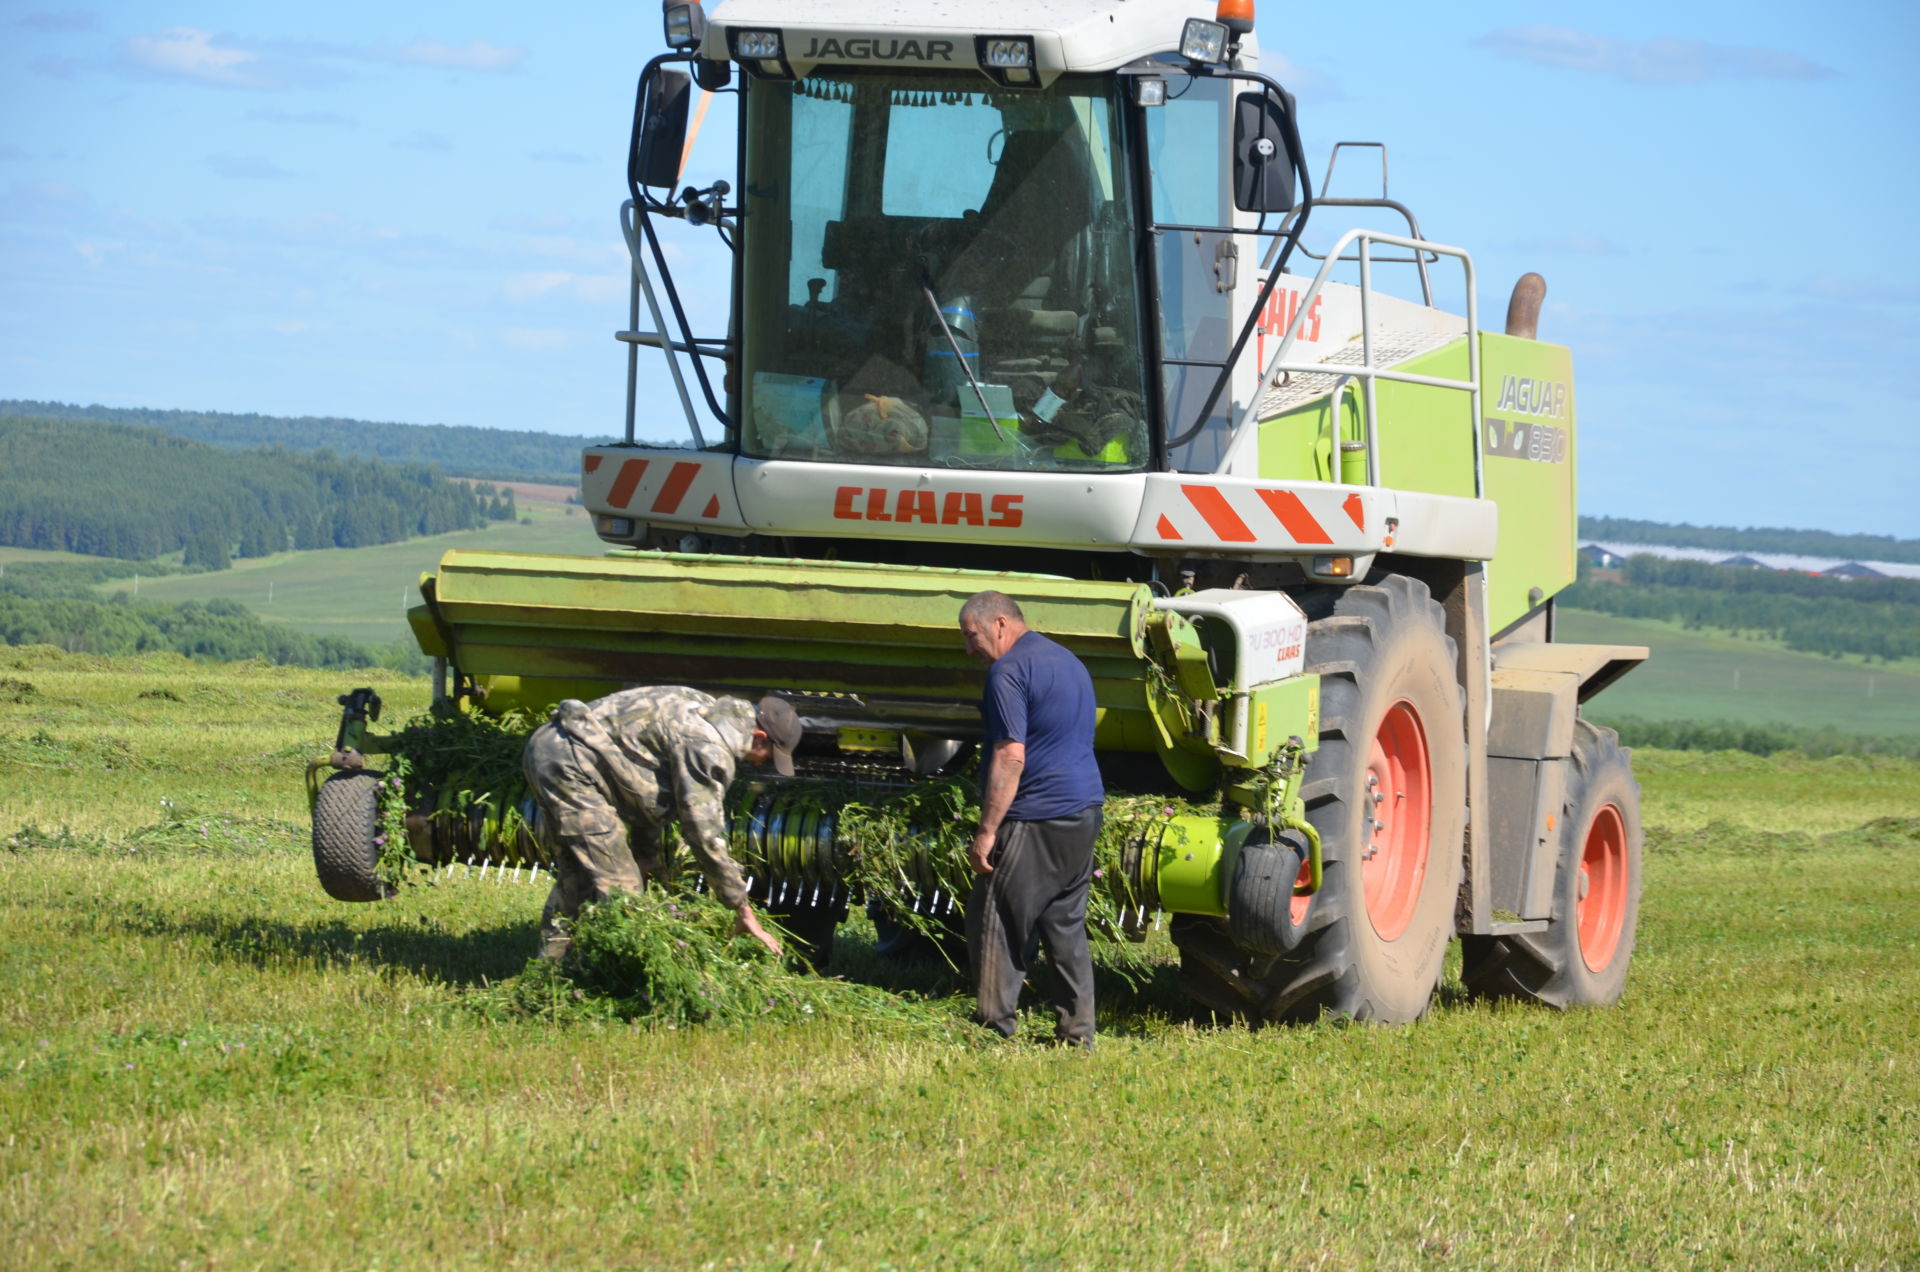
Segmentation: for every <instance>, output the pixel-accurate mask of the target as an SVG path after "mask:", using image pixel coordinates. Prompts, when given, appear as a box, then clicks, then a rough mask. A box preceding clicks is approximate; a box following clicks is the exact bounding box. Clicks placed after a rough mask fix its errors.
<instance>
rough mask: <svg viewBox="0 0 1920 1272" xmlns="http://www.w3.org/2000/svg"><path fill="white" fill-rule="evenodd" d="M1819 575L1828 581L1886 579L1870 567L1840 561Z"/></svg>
mask: <svg viewBox="0 0 1920 1272" xmlns="http://www.w3.org/2000/svg"><path fill="white" fill-rule="evenodd" d="M1821 574H1823V575H1824V576H1825V577H1827V578H1830V579H1884V578H1886V577H1887V576H1886V575H1884V574H1882V573H1880V571H1878V570H1876V569H1874V568H1873V567H1872V566H1870V565H1862V564H1860V563H1859V562H1858V561H1842V562H1841V563H1840V564H1839V565H1836V566H1834V567H1833V568H1832V569H1830V570H1822V571H1821Z"/></svg>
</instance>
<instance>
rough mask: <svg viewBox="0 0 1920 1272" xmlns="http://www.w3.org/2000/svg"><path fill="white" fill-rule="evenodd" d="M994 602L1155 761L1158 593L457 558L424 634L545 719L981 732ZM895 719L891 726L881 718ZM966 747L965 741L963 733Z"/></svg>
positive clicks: (733, 567)
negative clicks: (723, 707) (893, 713)
mask: <svg viewBox="0 0 1920 1272" xmlns="http://www.w3.org/2000/svg"><path fill="white" fill-rule="evenodd" d="M987 587H993V588H997V589H999V590H1001V591H1004V592H1006V593H1008V594H1009V595H1011V596H1013V597H1014V598H1015V599H1016V600H1018V601H1019V603H1020V605H1021V608H1022V609H1023V610H1024V611H1025V612H1026V614H1027V618H1028V621H1029V622H1030V623H1032V625H1033V626H1034V627H1035V628H1036V629H1037V630H1039V631H1043V632H1045V633H1047V634H1048V635H1049V636H1050V637H1052V638H1053V639H1055V640H1058V641H1059V642H1060V643H1061V644H1063V645H1065V646H1066V647H1067V648H1069V649H1071V650H1072V651H1073V652H1074V653H1075V654H1076V655H1078V656H1079V657H1080V658H1081V660H1082V661H1083V662H1085V663H1086V664H1087V667H1088V670H1089V671H1090V672H1091V673H1092V675H1093V680H1094V695H1095V701H1096V703H1097V705H1098V707H1099V709H1100V713H1101V724H1100V738H1099V742H1100V744H1101V745H1102V746H1108V747H1111V748H1114V749H1128V750H1132V749H1141V750H1153V749H1155V742H1156V741H1157V738H1158V733H1159V731H1158V730H1157V729H1156V728H1154V726H1153V724H1152V721H1151V718H1150V717H1149V716H1148V714H1147V711H1148V708H1147V703H1146V695H1145V691H1144V687H1143V681H1144V679H1145V677H1146V675H1147V664H1146V658H1145V653H1144V646H1143V644H1142V629H1143V626H1144V621H1145V616H1146V614H1147V612H1148V599H1149V597H1150V593H1149V591H1148V589H1147V588H1146V587H1145V586H1144V585H1142V584H1137V583H1104V582H1086V581H1080V580H1074V579H1065V578H1055V577H1049V576H1043V575H1015V574H999V573H989V572H985V571H959V570H923V569H913V568H899V567H885V566H872V565H865V564H857V563H856V564H846V563H830V562H820V561H792V560H775V559H760V558H745V557H724V556H704V555H703V556H678V555H672V554H665V553H645V552H637V553H620V554H615V555H609V556H606V557H564V556H534V555H518V554H511V553H497V552H458V551H456V552H449V553H448V554H447V555H446V557H445V558H444V559H443V560H442V561H441V565H440V572H439V574H438V575H437V576H436V577H435V578H434V579H433V580H431V581H430V582H428V583H426V584H424V585H423V591H424V592H426V594H427V595H428V597H429V603H428V605H426V606H423V607H420V608H418V609H416V610H415V611H414V613H413V615H412V616H411V617H412V619H413V622H414V628H415V631H416V633H417V634H418V635H419V636H420V637H421V644H422V647H423V648H425V649H426V650H427V652H429V653H432V654H436V655H440V656H443V657H448V658H449V659H450V661H452V662H453V663H454V664H455V665H457V666H458V667H459V668H460V670H461V671H463V672H465V673H466V674H467V675H470V676H473V677H475V678H476V679H477V680H479V681H480V682H481V683H482V684H483V685H485V686H486V687H487V690H488V697H487V702H488V707H489V709H490V710H501V709H504V708H506V707H510V706H523V707H529V708H539V707H542V706H545V705H547V704H550V703H552V702H555V701H557V700H558V699H559V698H561V697H568V696H573V697H592V696H597V695H599V694H603V693H607V692H610V691H611V690H614V689H618V688H620V687H621V686H622V685H625V684H628V683H669V684H693V685H701V686H704V687H708V688H712V689H741V690H751V691H756V692H763V691H766V690H793V691H800V692H805V693H811V694H823V693H827V694H831V693H838V694H849V695H858V696H859V697H860V698H861V699H862V700H863V701H864V702H866V704H867V705H869V706H871V705H872V704H873V703H875V702H887V701H900V702H910V703H912V704H915V711H914V712H912V713H908V714H909V715H910V716H911V717H912V718H917V719H923V720H924V719H925V718H926V716H927V713H929V712H931V713H932V714H933V715H934V716H935V717H937V718H941V719H951V720H953V721H955V722H956V723H959V724H961V725H963V726H966V725H971V724H972V723H973V722H974V719H975V717H974V704H975V703H977V702H978V700H979V696H980V688H981V676H982V672H981V669H980V667H979V664H978V663H976V662H975V661H974V660H973V659H972V658H970V657H969V656H968V655H967V652H966V648H965V645H964V643H963V641H962V639H961V636H960V629H959V614H960V606H961V604H962V603H963V602H964V601H965V600H966V598H967V597H968V596H970V595H972V594H973V593H974V592H976V591H979V590H981V589H982V588H987ZM880 714H881V715H882V716H884V715H885V712H881V713H880ZM961 731H962V732H964V731H965V729H964V728H963V729H962V730H961Z"/></svg>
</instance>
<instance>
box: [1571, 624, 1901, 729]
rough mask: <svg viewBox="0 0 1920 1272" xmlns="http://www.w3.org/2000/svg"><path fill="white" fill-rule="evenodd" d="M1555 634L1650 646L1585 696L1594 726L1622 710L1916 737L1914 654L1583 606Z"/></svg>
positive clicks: (1647, 716) (1645, 716) (1643, 715)
mask: <svg viewBox="0 0 1920 1272" xmlns="http://www.w3.org/2000/svg"><path fill="white" fill-rule="evenodd" d="M1557 636H1558V638H1559V639H1561V640H1567V641H1579V642H1590V643H1595V644H1606V645H1646V646H1648V647H1649V648H1651V649H1652V650H1653V656H1652V658H1650V659H1649V660H1648V661H1647V662H1646V663H1644V664H1643V665H1641V666H1640V667H1638V668H1636V669H1635V670H1634V671H1633V672H1631V673H1630V674H1629V675H1627V676H1626V677H1624V678H1623V679H1621V680H1619V681H1617V682H1616V683H1614V684H1613V685H1612V686H1610V687H1609V688H1607V689H1606V690H1605V691H1604V692H1602V693H1601V694H1600V696H1599V697H1597V698H1595V699H1594V700H1593V701H1592V703H1591V705H1590V707H1589V713H1590V714H1591V715H1592V717H1593V718H1594V719H1595V720H1598V721H1599V722H1601V723H1602V724H1604V723H1606V722H1607V721H1609V720H1615V719H1620V718H1622V717H1637V718H1639V719H1642V720H1728V721H1735V722H1738V723H1741V724H1792V725H1804V726H1814V727H1829V728H1833V729H1837V730H1839V731H1841V732H1845V733H1859V734H1865V735H1868V736H1871V737H1896V736H1897V737H1914V736H1920V662H1917V661H1915V660H1914V659H1904V660H1901V661H1899V662H1895V663H1867V662H1865V661H1863V660H1861V659H1858V658H1827V657H1822V656H1821V655H1818V654H1807V653H1797V652H1795V651H1793V650H1790V649H1786V648H1785V647H1783V646H1781V645H1779V644H1777V643H1774V642H1769V641H1763V640H1755V639H1750V638H1747V637H1742V636H1732V635H1729V634H1727V633H1725V632H1715V631H1707V630H1699V629H1693V630H1689V629H1687V628H1684V627H1682V626H1681V625H1680V624H1678V623H1664V622H1653V621H1646V620H1639V619H1627V618H1615V617H1614V616H1612V615H1610V614H1596V613H1593V612H1591V611H1585V610H1562V611H1561V612H1560V614H1559V626H1558V630H1557Z"/></svg>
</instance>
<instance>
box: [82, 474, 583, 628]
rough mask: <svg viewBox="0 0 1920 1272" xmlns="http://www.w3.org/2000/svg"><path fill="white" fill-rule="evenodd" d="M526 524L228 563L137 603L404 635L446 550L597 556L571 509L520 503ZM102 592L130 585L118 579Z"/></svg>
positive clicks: (156, 587)
mask: <svg viewBox="0 0 1920 1272" xmlns="http://www.w3.org/2000/svg"><path fill="white" fill-rule="evenodd" d="M522 515H523V517H524V518H528V520H520V521H509V522H500V523H496V524H493V525H490V526H487V527H486V528H485V529H481V530H463V531H459V532H457V533H454V534H439V535H430V536H426V537H423V538H418V539H408V540H406V541H405V542H403V543H386V544H381V545H379V546H377V547H370V548H331V549H327V550H325V551H316V552H280V553H276V554H274V555H273V556H267V557H258V558H248V559H243V560H237V561H235V562H234V563H233V568H232V569H230V570H221V571H219V572H218V573H213V574H182V575H172V576H169V577H167V578H163V579H142V580H141V581H140V584H139V591H140V599H141V600H155V601H167V602H179V601H210V600H213V599H215V598H220V597H224V598H227V599H231V600H235V601H238V602H240V603H241V604H242V605H245V606H246V607H247V608H248V609H251V610H253V611H254V612H255V613H257V614H259V615H260V617H262V618H264V619H266V620H268V621H269V622H274V623H284V624H285V625H286V626H288V627H292V628H295V629H297V630H299V631H303V632H307V633H309V634H311V635H315V636H325V635H336V636H346V637H349V638H350V639H353V640H357V641H361V642H363V643H365V644H368V645H374V646H379V645H388V644H392V643H393V642H394V641H397V640H410V639H411V635H410V633H409V632H408V630H407V622H406V610H407V606H409V605H418V604H419V603H420V576H421V575H422V574H425V573H430V572H432V571H433V570H434V569H436V568H437V567H438V566H439V564H440V557H441V554H443V553H445V552H447V551H448V550H449V549H452V548H472V549H482V550H485V551H489V552H555V553H565V554H569V555H575V556H598V555H600V553H601V552H603V551H604V550H605V547H606V545H605V544H603V543H602V542H601V541H600V540H599V539H598V538H597V537H595V535H594V533H593V529H592V526H591V524H590V523H589V520H588V517H587V514H586V513H585V512H584V511H583V510H581V509H580V508H578V507H568V508H564V509H563V508H561V507H559V506H556V505H552V504H527V505H523V507H522ZM99 590H100V591H101V592H102V593H103V594H110V593H113V592H117V591H131V590H132V585H131V584H130V583H128V582H125V581H121V582H115V583H109V584H105V585H103V586H102V587H101V588H100V589H99Z"/></svg>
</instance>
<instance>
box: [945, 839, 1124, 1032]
mask: <svg viewBox="0 0 1920 1272" xmlns="http://www.w3.org/2000/svg"><path fill="white" fill-rule="evenodd" d="M1099 835H1100V806H1099V805H1098V804H1096V805H1094V806H1093V807H1092V808H1088V809H1086V810H1084V811H1082V812H1079V813H1076V814H1074V815H1073V816H1071V817H1059V818H1055V819H1053V820H1051V821H1005V822H1002V823H1001V824H1000V837H999V838H998V839H997V840H996V841H995V842H994V848H993V871H992V873H990V874H985V875H981V876H980V878H979V879H978V880H977V881H976V882H975V884H974V886H973V895H972V897H971V898H970V899H969V900H968V902H967V952H968V954H969V955H970V956H971V960H972V963H973V984H974V992H975V994H976V995H977V1007H976V1009H975V1011H974V1017H973V1018H974V1020H976V1021H977V1022H979V1023H980V1024H983V1025H985V1026H987V1027H988V1028H989V1029H992V1030H995V1031H996V1032H998V1033H999V1034H1001V1035H1002V1036H1003V1037H1008V1038H1011V1037H1013V1035H1014V1031H1015V1029H1016V1027H1017V1024H1016V1013H1017V1012H1018V1010H1019V1007H1020V988H1021V986H1022V985H1024V984H1025V983H1026V979H1027V965H1028V962H1029V960H1030V959H1031V957H1032V954H1033V951H1034V948H1035V942H1036V939H1037V941H1038V943H1039V944H1041V945H1044V946H1046V950H1047V958H1048V961H1049V962H1051V963H1052V964H1053V986H1054V990H1053V1014H1054V1017H1055V1023H1054V1036H1055V1037H1056V1038H1058V1039H1059V1040H1060V1041H1062V1042H1066V1043H1071V1044H1073V1045H1075V1046H1081V1047H1091V1046H1092V1045H1093V959H1092V958H1091V956H1089V955H1088V953H1087V886H1088V884H1089V883H1090V882H1091V880H1092V878H1093V843H1094V840H1095V839H1097V838H1099Z"/></svg>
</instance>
